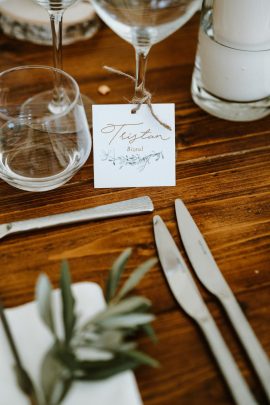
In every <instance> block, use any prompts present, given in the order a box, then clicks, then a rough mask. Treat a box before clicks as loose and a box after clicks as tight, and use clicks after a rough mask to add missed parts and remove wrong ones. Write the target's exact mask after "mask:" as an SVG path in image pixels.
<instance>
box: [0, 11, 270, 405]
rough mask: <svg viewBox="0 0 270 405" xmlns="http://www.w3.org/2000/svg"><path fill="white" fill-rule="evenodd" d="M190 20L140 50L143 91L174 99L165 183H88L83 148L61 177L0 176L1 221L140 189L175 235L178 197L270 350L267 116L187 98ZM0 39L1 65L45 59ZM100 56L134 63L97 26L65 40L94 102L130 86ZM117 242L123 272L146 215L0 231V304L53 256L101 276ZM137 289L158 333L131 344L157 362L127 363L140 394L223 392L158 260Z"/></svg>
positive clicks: (222, 320)
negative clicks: (38, 183)
mask: <svg viewBox="0 0 270 405" xmlns="http://www.w3.org/2000/svg"><path fill="white" fill-rule="evenodd" d="M197 29H198V16H196V17H195V18H193V19H192V20H191V21H190V22H189V23H188V24H186V26H184V27H183V28H182V29H181V30H179V31H177V32H176V33H175V34H173V35H172V36H171V37H170V38H168V39H167V40H165V41H163V42H162V43H160V44H158V45H156V46H155V47H153V49H152V51H151V53H150V59H149V68H148V75H147V86H148V87H149V89H151V90H152V92H153V93H154V101H157V102H174V103H176V131H177V135H176V147H177V167H176V172H177V186H176V187H170V188H161V187H160V188H141V189H140V188H130V189H96V190H95V189H94V188H93V163H92V162H93V161H92V156H91V157H90V158H89V160H88V162H87V163H86V165H85V166H84V167H83V168H82V170H81V171H80V172H79V173H78V174H77V175H75V177H74V178H73V179H72V180H71V181H70V182H69V183H67V184H66V185H64V186H63V187H61V188H60V189H57V190H53V191H50V192H46V193H36V194H35V193H29V192H24V191H20V190H17V189H15V188H12V187H10V186H9V185H7V184H6V183H4V182H3V181H0V223H5V222H8V221H15V220H22V219H28V218H33V217H36V216H44V215H48V214H56V213H61V212H68V211H70V210H75V209H82V208H86V207H94V206H96V205H100V204H105V203H110V202H114V201H120V200H124V199H127V198H131V197H137V196H142V195H149V196H150V197H151V198H152V199H153V202H154V205H155V213H156V214H159V215H161V216H162V217H163V219H164V220H165V221H166V223H167V224H168V226H169V229H170V230H171V231H172V234H173V235H174V237H175V240H176V241H177V243H178V245H179V246H180V241H179V235H178V230H177V227H176V221H175V213H174V208H173V204H174V200H175V198H178V197H180V198H182V199H183V200H184V202H185V203H186V204H187V206H188V208H189V209H190V211H191V214H192V215H193V217H194V219H195V220H196V222H197V224H198V225H199V227H200V229H201V231H202V232H203V234H204V236H205V238H206V240H207V242H208V244H209V246H210V248H211V250H212V252H213V254H214V256H215V258H216V260H217V263H218V265H219V266H220V268H221V270H222V272H223V274H224V276H225V277H226V279H227V281H228V282H229V284H230V286H231V288H232V290H233V291H234V293H235V295H236V297H237V299H238V300H239V302H240V304H241V306H242V308H243V310H244V312H245V314H246V316H247V318H248V320H249V321H250V323H251V325H252V327H253V328H254V330H255V332H256V334H257V336H258V338H259V339H260V341H261V343H262V345H263V347H264V348H265V350H266V351H267V352H268V354H270V189H269V186H270V117H269V118H265V119H264V120H261V121H257V122H250V123H233V122H227V121H223V120H219V119H217V118H214V117H212V116H210V115H208V114H206V113H205V112H203V111H202V110H200V109H199V108H198V107H197V106H196V105H195V104H194V103H193V102H192V99H191V95H190V82H191V76H192V70H193V64H194V56H195V51H196V44H197ZM0 47H1V58H0V67H1V70H3V69H6V68H9V67H13V66H17V65H21V64H48V65H51V56H52V55H51V50H50V48H46V47H41V46H36V45H32V44H29V43H26V42H19V41H15V40H12V39H8V38H7V37H4V36H0ZM104 64H106V65H110V66H114V67H117V68H119V69H121V70H124V71H126V72H128V73H131V74H132V73H133V72H134V51H133V49H132V47H131V46H130V45H129V44H127V43H125V42H124V41H123V40H121V39H120V38H118V37H117V36H116V35H115V34H114V33H112V31H110V30H109V29H108V28H106V27H103V28H102V29H101V30H100V31H99V32H98V34H97V35H96V36H95V37H94V38H92V39H91V40H88V41H85V42H81V43H77V44H74V45H71V46H67V47H65V49H64V66H65V70H66V71H67V72H68V73H70V74H71V75H73V76H74V77H75V78H76V79H77V81H78V83H79V85H80V88H81V91H82V93H85V94H87V95H88V96H90V97H91V98H92V99H93V100H95V102H96V103H103V104H104V103H121V102H124V97H131V96H132V91H133V88H132V83H131V82H130V81H129V80H126V79H123V78H120V77H118V76H116V75H112V74H109V73H108V72H106V71H104V70H103V69H102V66H103V65H104ZM101 84H107V85H108V86H110V88H111V92H110V94H108V95H107V96H102V95H100V94H99V93H98V91H97V90H98V87H99V86H100V85H101ZM128 246H132V247H133V248H134V254H133V257H132V259H131V260H130V263H129V264H128V271H127V275H128V274H129V272H130V271H131V270H132V269H133V268H134V266H136V265H137V264H138V263H140V262H142V261H143V260H145V259H148V258H150V257H152V256H154V255H156V251H155V245H154V239H153V229H152V215H141V216H136V217H129V218H122V219H111V220H103V221H98V222H95V223H85V224H81V225H70V226H65V227H58V228H55V229H50V230H44V231H35V232H29V233H25V234H18V235H13V236H10V237H8V238H6V239H3V240H2V241H1V242H0V260H1V276H0V296H1V299H2V300H3V302H4V304H5V305H6V306H7V307H11V306H15V305H19V304H22V303H24V302H26V301H29V300H32V299H33V291H34V285H35V280H36V278H37V276H38V274H39V273H40V272H42V271H44V272H47V273H48V275H49V276H50V277H51V278H52V280H53V282H54V284H55V286H56V285H57V282H58V277H59V272H58V270H59V263H60V260H61V259H62V258H68V259H69V261H70V265H71V269H72V274H73V280H74V281H75V282H76V281H83V280H92V281H95V282H97V283H99V284H100V285H101V286H104V284H105V280H106V277H107V274H108V268H109V267H110V265H111V263H112V261H113V260H114V259H115V258H116V256H117V255H118V254H119V253H120V252H121V251H122V250H123V249H124V248H126V247H128ZM181 249H182V248H181ZM127 275H126V276H127ZM198 286H199V288H200V290H201V292H202V294H203V297H204V298H205V300H206V302H207V304H208V306H209V309H210V310H211V312H212V313H213V315H214V318H215V319H216V321H217V323H218V325H219V327H220V328H221V330H222V333H223V334H224V336H225V339H226V341H227V342H228V345H229V347H230V348H231V350H232V352H233V354H234V356H235V357H236V359H237V362H238V364H239V366H240V368H241V370H242V372H243V373H244V376H245V377H246V378H247V381H248V383H249V384H250V386H251V388H252V390H253V391H254V393H255V395H256V396H257V398H258V401H259V403H260V404H264V403H266V400H265V398H264V395H263V392H262V390H261V388H260V385H259V383H258V381H257V379H256V376H255V375H254V373H253V371H252V367H251V365H250V363H249V362H248V360H247V358H246V356H245V354H244V352H243V350H242V348H241V346H240V344H239V342H238V340H237V338H236V336H235V333H234V331H233V330H232V328H231V326H230V324H229V323H228V321H227V318H226V316H225V314H224V312H223V311H222V310H221V307H220V305H219V303H218V302H217V301H216V300H215V299H214V298H213V297H212V296H211V295H209V294H208V293H207V292H206V291H205V290H204V289H203V288H202V287H201V285H200V284H199V283H198ZM138 293H140V294H144V295H146V296H147V297H149V298H150V299H151V300H152V301H153V308H154V311H155V313H156V314H157V320H156V321H155V328H156V331H157V335H158V338H159V343H158V344H156V345H153V344H152V343H150V342H149V341H148V340H147V339H145V338H142V339H141V346H142V348H143V349H145V350H148V351H149V352H150V353H151V354H152V355H153V356H154V357H155V358H157V359H158V360H159V361H160V363H161V368H160V369H157V370H153V369H151V368H147V367H145V368H141V369H139V370H138V371H137V372H136V375H137V379H138V384H139V388H140V391H141V395H142V398H143V401H144V403H145V405H178V404H181V405H193V404H194V405H197V404H207V405H208V404H220V405H223V404H224V405H225V404H231V403H232V398H231V396H230V394H229V392H228V389H227V388H226V385H225V383H224V381H223V378H222V376H221V374H220V372H219V370H218V368H217V366H216V363H215V360H214V358H213V357H212V355H211V353H210V351H209V349H208V346H207V345H206V343H205V341H204V338H203V336H202V334H201V332H200V331H199V329H198V328H197V327H196V325H195V324H194V322H193V321H191V320H190V319H189V318H188V317H187V316H186V315H185V314H184V313H183V312H182V311H181V309H180V308H179V307H178V306H177V304H176V302H175V301H174V299H173V298H172V295H171V294H170V292H169V290H168V287H167V285H166V283H165V280H164V277H163V275H162V272H161V269H160V266H159V265H157V266H156V267H155V268H154V269H153V270H152V271H151V272H150V273H149V275H147V277H146V278H145V279H144V280H143V281H142V283H141V285H140V286H139V288H138ZM269 383H270V382H269ZM0 402H1V401H0ZM9 405H15V404H9ZM95 405H97V404H95ZM113 405H117V404H113ZM127 405H128V404H127Z"/></svg>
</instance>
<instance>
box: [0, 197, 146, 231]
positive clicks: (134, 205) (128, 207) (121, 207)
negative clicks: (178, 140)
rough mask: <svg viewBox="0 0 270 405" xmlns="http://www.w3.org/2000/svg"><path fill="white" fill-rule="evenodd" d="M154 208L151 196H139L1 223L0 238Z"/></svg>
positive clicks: (141, 212)
mask: <svg viewBox="0 0 270 405" xmlns="http://www.w3.org/2000/svg"><path fill="white" fill-rule="evenodd" d="M153 210H154V206H153V203H152V200H151V198H149V197H147V196H145V197H138V198H133V199H130V200H126V201H120V202H116V203H112V204H106V205H100V206H98V207H93V208H87V209H84V210H78V211H72V212H66V213H64V214H56V215H50V216H46V217H40V218H33V219H28V220H25V221H17V222H10V223H8V224H2V225H0V239H1V238H4V237H5V236H7V235H9V234H11V233H18V232H23V231H30V230H34V229H42V228H49V227H52V226H56V225H64V224H72V223H75V222H84V221H93V220H97V219H105V218H114V217H123V216H128V215H136V214H144V213H148V212H153Z"/></svg>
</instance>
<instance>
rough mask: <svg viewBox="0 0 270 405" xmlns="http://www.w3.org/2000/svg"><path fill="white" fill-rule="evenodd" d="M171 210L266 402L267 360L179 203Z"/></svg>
mask: <svg viewBox="0 0 270 405" xmlns="http://www.w3.org/2000/svg"><path fill="white" fill-rule="evenodd" d="M175 210H176V217H177V223H178V229H179V232H180V236H181V239H182V241H183V245H184V248H185V250H186V253H187V255H188V257H189V260H190V262H191V264H192V267H193V269H194V271H195V273H196V275H197V276H198V278H199V279H200V281H201V283H202V284H203V285H204V286H205V288H207V289H208V290H209V291H210V292H211V293H212V294H214V295H215V296H216V297H217V298H218V299H219V300H220V302H221V303H222V305H223V307H224V308H225V310H226V312H227V314H228V316H229V319H230V320H231V323H232V325H233V326H234V328H235V331H236V332H237V334H238V336H239V338H240V341H241V343H242V345H243V346H244V348H245V350H246V352H247V354H248V356H249V358H250V360H251V362H252V364H253V366H254V369H255V371H256V372H257V375H258V377H259V379H260V381H261V384H262V386H263V388H264V390H265V393H266V395H267V397H268V400H269V401H270V363H269V359H268V357H267V355H266V353H265V351H264V350H263V348H262V346H261V344H260V342H259V340H258V338H257V337H256V335H255V333H254V331H253V329H252V328H251V326H250V324H249V323H248V321H247V319H246V317H245V315H244V313H243V311H242V310H241V308H240V305H239V304H238V302H237V300H236V298H235V296H234V294H233V292H232V290H231V288H230V287H229V285H228V283H227V281H226V280H225V278H224V277H223V275H222V273H221V271H220V269H219V267H218V265H217V263H216V261H215V259H214V257H213V255H212V253H211V251H210V249H209V247H208V245H207V243H206V242H205V240H204V238H203V236H202V234H201V232H200V230H199V228H198V227H197V225H196V223H195V221H194V220H193V218H192V216H191V214H190V213H189V211H188V209H187V208H186V206H185V204H184V203H183V201H181V200H179V199H178V200H176V201H175Z"/></svg>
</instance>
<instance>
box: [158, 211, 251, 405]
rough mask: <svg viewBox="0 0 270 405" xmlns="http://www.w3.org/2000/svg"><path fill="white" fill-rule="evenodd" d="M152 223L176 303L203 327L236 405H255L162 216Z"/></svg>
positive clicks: (160, 256) (163, 267)
mask: <svg viewBox="0 0 270 405" xmlns="http://www.w3.org/2000/svg"><path fill="white" fill-rule="evenodd" d="M153 223H154V235H155V241H156V246H157V251H158V256H159V259H160V263H161V267H162V269H163V272H164V275H165V277H166V279H167V282H168V285H169V287H170V289H171V291H172V293H173V295H174V297H175V299H176V301H177V302H178V304H179V305H180V306H181V307H182V308H183V309H184V311H185V312H186V313H187V314H188V315H190V316H191V317H192V318H193V319H194V320H195V321H196V322H197V323H198V325H199V326H200V327H201V329H202V331H203V333H204V335H205V337H206V339H207V341H208V343H209V345H210V348H211V350H212V352H213V354H214V356H215V357H216V360H217V363H218V365H219V367H220V370H221V371H222V373H223V375H224V378H225V380H226V382H227V385H228V387H229V389H230V391H231V393H232V396H233V398H234V400H235V402H236V404H238V405H248V404H256V401H255V399H254V397H253V395H252V394H251V392H250V390H249V388H248V386H247V384H246V382H245V380H244V379H243V377H242V375H241V373H240V371H239V369H238V367H237V365H236V363H235V361H234V359H233V357H232V354H231V352H230V351H229V349H228V347H227V345H226V343H225V342H224V340H223V337H222V336H221V334H220V332H219V329H218V328H217V326H216V323H215V321H214V319H213V318H212V316H211V314H210V312H209V311H208V308H207V306H206V305H205V303H204V301H203V299H202V296H201V294H200V292H199V290H198V289H197V286H196V284H195V282H194V280H193V278H192V276H191V274H190V271H189V269H188V267H187V265H186V263H185V261H184V259H183V257H182V255H181V253H180V251H179V249H178V248H177V246H176V244H175V242H174V240H173V238H172V236H171V234H170V232H169V230H168V229H167V227H166V225H165V224H164V222H163V220H162V219H161V218H160V217H159V216H155V217H154V219H153Z"/></svg>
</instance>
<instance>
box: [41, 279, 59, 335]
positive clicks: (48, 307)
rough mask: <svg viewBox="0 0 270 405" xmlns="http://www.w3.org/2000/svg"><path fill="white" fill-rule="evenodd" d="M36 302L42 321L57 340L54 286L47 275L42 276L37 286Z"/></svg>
mask: <svg viewBox="0 0 270 405" xmlns="http://www.w3.org/2000/svg"><path fill="white" fill-rule="evenodd" d="M36 301H37V306H38V311H39V314H40V317H41V319H42V320H43V322H44V323H45V325H46V326H47V327H48V328H49V329H50V331H51V332H52V334H53V335H54V336H55V337H56V338H57V336H56V331H55V325H54V319H53V308H52V285H51V283H50V281H49V278H48V277H47V276H46V274H41V275H40V276H39V278H38V281H37V285H36Z"/></svg>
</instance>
